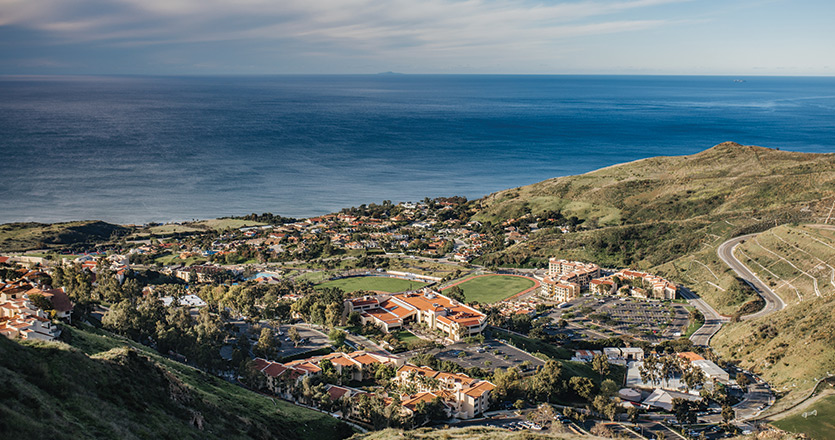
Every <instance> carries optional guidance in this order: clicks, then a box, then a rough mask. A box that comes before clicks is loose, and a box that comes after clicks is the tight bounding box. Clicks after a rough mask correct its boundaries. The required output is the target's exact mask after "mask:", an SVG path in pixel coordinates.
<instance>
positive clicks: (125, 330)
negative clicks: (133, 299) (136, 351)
mask: <svg viewBox="0 0 835 440" xmlns="http://www.w3.org/2000/svg"><path fill="white" fill-rule="evenodd" d="M138 318H139V314H138V313H137V312H136V308H134V306H133V305H132V304H131V303H130V301H121V302H118V303H116V304H113V305H112V306H111V307H110V310H108V311H107V313H105V314H104V316H103V317H102V320H101V323H102V325H103V326H104V328H106V329H108V330H110V331H113V332H116V333H119V334H122V335H125V336H129V337H131V338H133V337H136V336H137V335H138V331H137V330H138V328H137V327H138V325H137V324H138V322H137V321H138Z"/></svg>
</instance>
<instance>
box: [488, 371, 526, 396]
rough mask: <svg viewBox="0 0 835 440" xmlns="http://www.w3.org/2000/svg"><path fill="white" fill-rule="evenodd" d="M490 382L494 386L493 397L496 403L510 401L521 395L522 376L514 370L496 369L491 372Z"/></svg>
mask: <svg viewBox="0 0 835 440" xmlns="http://www.w3.org/2000/svg"><path fill="white" fill-rule="evenodd" d="M492 382H493V384H494V385H496V388H495V389H494V390H493V396H494V398H495V399H496V401H498V402H503V401H505V400H510V399H512V398H514V397H518V396H520V395H521V383H522V375H521V374H520V373H519V370H517V369H516V368H508V369H506V370H505V369H502V368H497V369H496V371H494V372H493V377H492Z"/></svg>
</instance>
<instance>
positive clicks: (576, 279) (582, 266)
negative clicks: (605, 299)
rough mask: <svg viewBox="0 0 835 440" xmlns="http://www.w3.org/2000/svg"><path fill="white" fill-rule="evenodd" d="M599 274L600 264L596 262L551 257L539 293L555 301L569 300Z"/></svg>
mask: <svg viewBox="0 0 835 440" xmlns="http://www.w3.org/2000/svg"><path fill="white" fill-rule="evenodd" d="M599 276H600V266H598V265H596V264H593V263H583V262H580V261H568V260H562V259H557V258H551V259H549V260H548V275H546V276H545V278H544V279H543V280H542V287H541V288H540V290H539V294H540V295H541V296H543V297H545V298H548V299H552V300H555V301H560V302H566V301H570V300H572V299H574V298H577V297H578V296H580V291H581V290H582V289H584V288H587V287H588V286H589V283H591V281H592V279H594V278H596V277H599Z"/></svg>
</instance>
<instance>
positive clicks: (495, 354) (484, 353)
mask: <svg viewBox="0 0 835 440" xmlns="http://www.w3.org/2000/svg"><path fill="white" fill-rule="evenodd" d="M430 353H431V354H432V355H434V356H435V357H436V358H438V359H441V360H448V361H452V362H455V363H456V364H458V365H461V366H462V367H464V368H472V367H479V368H482V369H484V370H488V371H490V370H494V369H496V368H510V367H517V368H519V369H524V367H523V364H524V365H530V369H535V368H536V367H538V366H541V365H545V361H543V360H542V359H539V358H537V357H534V356H531V355H529V354H528V353H525V352H524V351H522V350H519V349H518V348H516V347H513V346H511V345H508V344H506V343H504V342H501V341H499V340H495V339H490V340H486V341H484V344H481V345H471V346H468V345H467V344H465V343H463V342H459V343H455V344H452V345H449V346H447V347H444V348H443V349H435V350H432V351H430ZM526 361H527V362H528V364H525V362H526Z"/></svg>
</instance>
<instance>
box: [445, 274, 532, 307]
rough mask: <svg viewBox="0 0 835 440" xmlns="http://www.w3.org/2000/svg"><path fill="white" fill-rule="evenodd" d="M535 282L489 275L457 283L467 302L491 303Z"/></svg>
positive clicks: (514, 293)
mask: <svg viewBox="0 0 835 440" xmlns="http://www.w3.org/2000/svg"><path fill="white" fill-rule="evenodd" d="M534 285H535V283H534V282H533V281H531V280H529V279H527V278H520V277H514V276H508V275H491V276H484V277H478V278H473V279H471V280H469V281H465V282H463V283H461V284H459V285H458V287H460V288H461V290H463V291H464V297H466V298H467V302H470V301H478V302H479V303H485V304H491V303H494V302H496V301H501V300H503V299H506V298H509V297H511V296H513V295H516V294H517V293H519V292H521V291H523V290H526V289H530V288H531V287H533V286H534Z"/></svg>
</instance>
